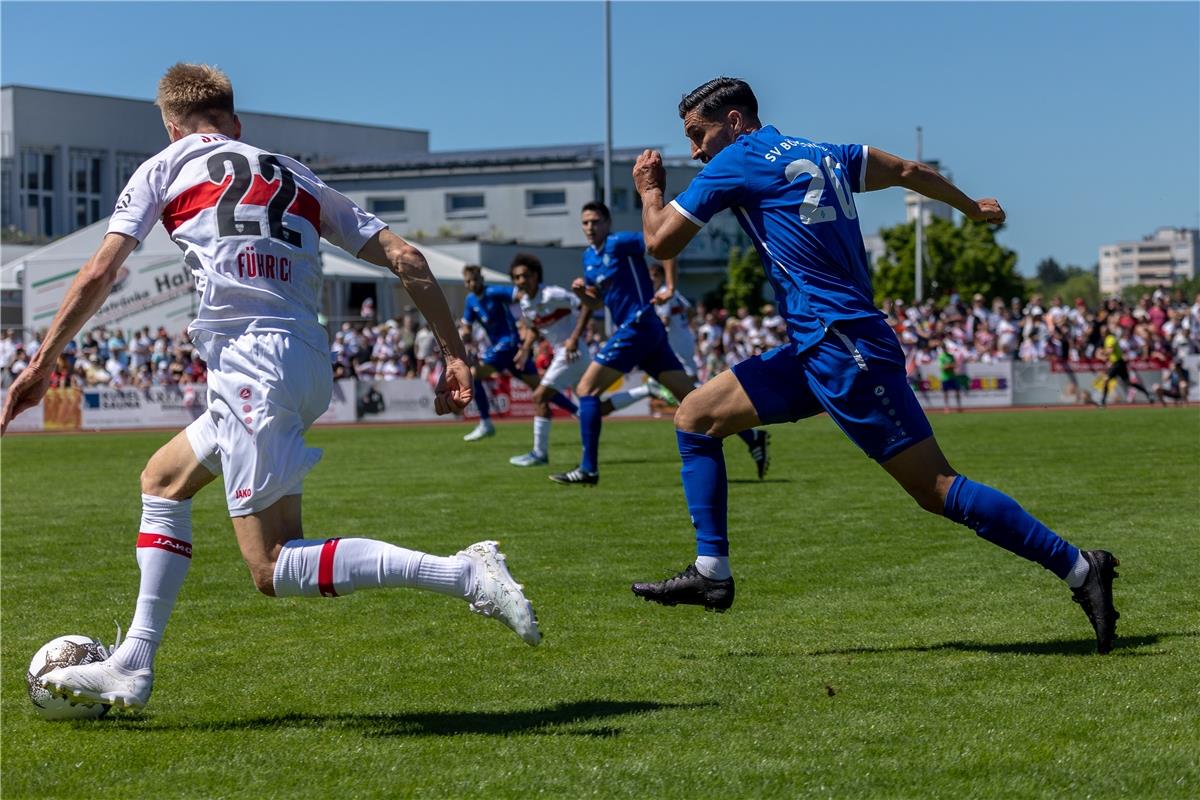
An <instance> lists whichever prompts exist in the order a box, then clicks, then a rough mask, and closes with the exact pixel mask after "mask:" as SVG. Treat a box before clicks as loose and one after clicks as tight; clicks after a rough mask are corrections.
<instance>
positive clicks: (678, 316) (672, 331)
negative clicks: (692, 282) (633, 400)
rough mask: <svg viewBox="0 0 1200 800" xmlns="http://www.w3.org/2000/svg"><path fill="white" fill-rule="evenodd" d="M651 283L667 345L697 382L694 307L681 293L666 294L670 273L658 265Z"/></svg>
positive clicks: (652, 269) (651, 275)
mask: <svg viewBox="0 0 1200 800" xmlns="http://www.w3.org/2000/svg"><path fill="white" fill-rule="evenodd" d="M650 280H651V281H653V282H654V311H655V313H657V314H658V318H659V319H661V320H662V324H663V327H664V328H666V329H667V342H668V343H669V344H670V345H671V350H672V352H674V353H675V357H676V358H678V359H679V363H680V364H682V365H683V371H684V372H686V373H687V375H688V377H689V378H692V379H695V377H696V373H697V371H698V370H697V369H696V334H694V333H692V316H693V315H694V314H695V312H694V311H693V310H692V303H691V301H690V300H688V299H687V298H686V297H684V296H683V293H682V292H680V291H679V290H678V289H676V290H675V291H674V292H672V293H670V294H668V293H667V292H666V291H665V287H666V285H667V273H666V270H665V269H664V268H663V265H662V264H660V263H658V262H657V261H656V262H654V263H653V264H651V265H650ZM676 405H678V402H676Z"/></svg>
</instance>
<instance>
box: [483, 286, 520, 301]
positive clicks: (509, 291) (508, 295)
mask: <svg viewBox="0 0 1200 800" xmlns="http://www.w3.org/2000/svg"><path fill="white" fill-rule="evenodd" d="M484 291H485V292H486V293H487V296H488V297H492V298H495V299H496V300H500V301H501V302H504V303H511V302H512V301H513V288H512V287H511V286H489V287H487V288H486V289H484Z"/></svg>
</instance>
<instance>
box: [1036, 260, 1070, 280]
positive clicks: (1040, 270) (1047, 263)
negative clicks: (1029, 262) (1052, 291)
mask: <svg viewBox="0 0 1200 800" xmlns="http://www.w3.org/2000/svg"><path fill="white" fill-rule="evenodd" d="M1037 276H1038V280H1040V281H1041V282H1042V286H1053V285H1054V284H1056V283H1062V282H1063V281H1065V280H1066V279H1067V273H1066V272H1065V271H1064V270H1063V268H1062V267H1061V266H1059V264H1058V262H1057V261H1055V260H1054V259H1053V258H1043V259H1042V260H1041V261H1039V262H1038V265H1037Z"/></svg>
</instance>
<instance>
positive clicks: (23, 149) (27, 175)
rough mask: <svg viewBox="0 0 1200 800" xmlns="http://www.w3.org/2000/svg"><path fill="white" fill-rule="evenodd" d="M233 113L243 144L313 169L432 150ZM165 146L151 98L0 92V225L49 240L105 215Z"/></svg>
mask: <svg viewBox="0 0 1200 800" xmlns="http://www.w3.org/2000/svg"><path fill="white" fill-rule="evenodd" d="M238 116H239V117H240V119H241V121H242V131H243V135H244V136H245V138H246V140H247V141H249V142H253V143H254V144H255V145H257V146H259V147H262V148H265V149H267V150H271V151H274V152H277V153H283V154H286V155H290V156H294V157H296V158H298V159H299V160H301V161H303V162H304V163H306V164H309V165H315V166H316V167H319V166H320V165H325V164H338V163H344V162H346V161H351V160H359V161H360V160H363V159H371V158H392V157H395V155H396V154H398V153H409V152H425V151H427V150H428V149H429V132H428V131H424V130H411V129H406V128H384V127H379V126H375V125H354V124H348V123H343V122H333V121H330V120H318V119H306V118H303V117H285V116H280V115H277V114H260V113H257V112H253V111H246V112H242V111H239V112H238ZM167 144H169V142H168V140H167V134H166V131H165V130H164V129H163V123H162V115H161V114H160V113H159V110H158V108H157V107H156V106H155V105H154V103H152V102H150V101H149V100H132V99H128V98H123V97H108V96H105V95H95V94H82V93H78V92H63V91H57V90H52V89H39V88H35V87H30V86H4V87H0V210H2V213H0V216H2V219H0V226H2V227H4V228H9V227H12V228H15V229H17V230H18V231H20V232H22V233H23V234H25V235H27V236H30V237H35V238H40V239H42V240H45V239H50V238H54V237H57V236H64V235H66V234H68V233H71V232H72V231H76V230H79V229H80V228H83V227H86V226H87V225H90V224H92V223H93V222H95V221H96V220H98V219H101V218H103V217H107V216H108V214H109V212H110V211H111V210H112V207H113V204H114V203H115V202H116V197H117V192H118V191H120V190H121V188H122V187H124V185H125V183H126V181H128V179H129V176H130V175H132V174H133V171H134V170H135V169H137V167H138V165H140V164H141V163H142V162H143V161H145V160H146V159H147V158H149V157H150V156H151V155H153V154H154V153H157V152H158V151H159V150H162V149H163V148H164V147H166V146H167Z"/></svg>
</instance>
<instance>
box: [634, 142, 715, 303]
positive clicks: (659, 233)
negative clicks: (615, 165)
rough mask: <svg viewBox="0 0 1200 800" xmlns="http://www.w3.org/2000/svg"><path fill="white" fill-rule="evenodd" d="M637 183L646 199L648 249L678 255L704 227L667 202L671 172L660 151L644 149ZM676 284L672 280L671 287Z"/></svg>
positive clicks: (644, 220) (636, 171) (661, 254)
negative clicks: (701, 227) (665, 198)
mask: <svg viewBox="0 0 1200 800" xmlns="http://www.w3.org/2000/svg"><path fill="white" fill-rule="evenodd" d="M633 183H634V186H636V187H637V191H638V194H639V195H640V196H641V198H642V236H643V237H644V238H645V240H646V251H647V252H648V253H650V255H652V256H654V257H655V258H661V259H664V260H665V259H671V258H675V256H677V255H679V254H680V252H682V251H683V248H684V247H686V246H687V243H688V242H690V241H691V240H692V237H694V236H695V235H696V234H697V233H699V232H700V226H699V225H697V224H696V223H694V222H692V221H691V220H690V219H688V218H687V217H685V216H684V215H683V214H680V213H679V212H678V211H676V210H675V209H674V208H670V207H667V206H666V205H665V200H664V198H663V193H664V192H665V191H666V188H667V171H666V170H665V169H664V168H663V163H662V156H661V155H660V154H659V153H658V151H656V150H644V151H642V154H641V155H640V156H638V159H637V163H635V164H634V165H633ZM674 285H675V282H674V280H673V279H672V281H671V286H674Z"/></svg>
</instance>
